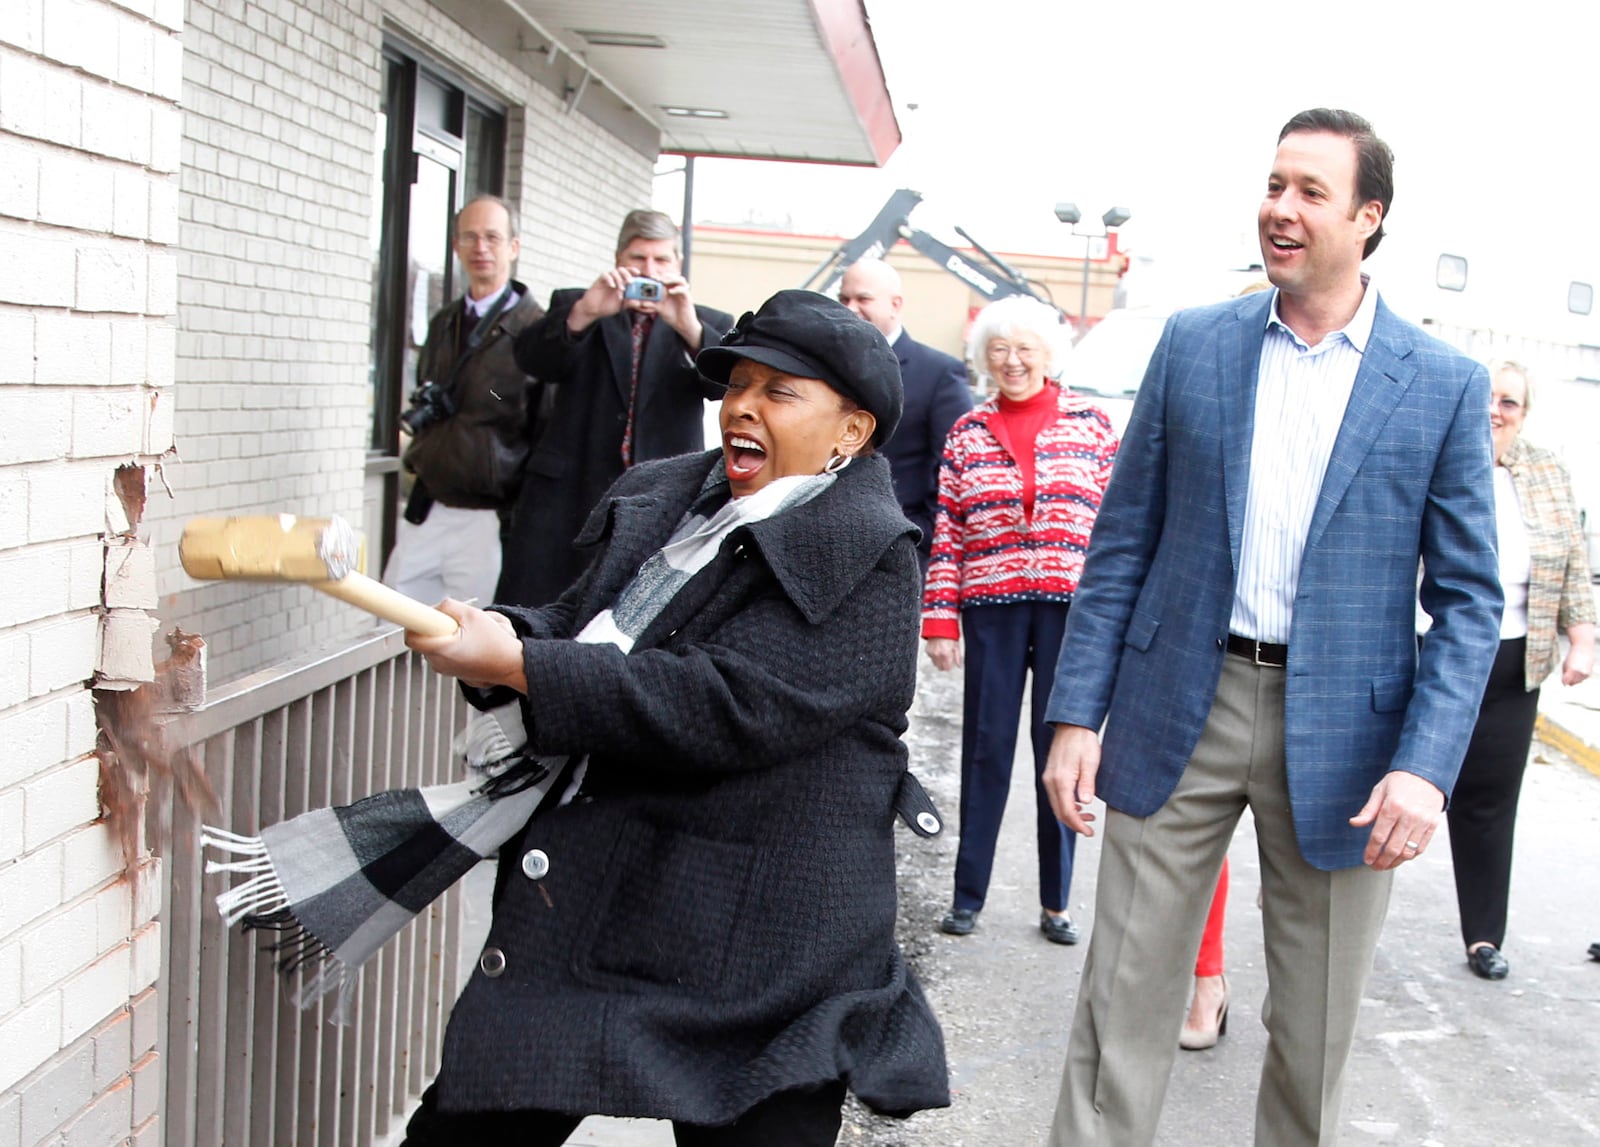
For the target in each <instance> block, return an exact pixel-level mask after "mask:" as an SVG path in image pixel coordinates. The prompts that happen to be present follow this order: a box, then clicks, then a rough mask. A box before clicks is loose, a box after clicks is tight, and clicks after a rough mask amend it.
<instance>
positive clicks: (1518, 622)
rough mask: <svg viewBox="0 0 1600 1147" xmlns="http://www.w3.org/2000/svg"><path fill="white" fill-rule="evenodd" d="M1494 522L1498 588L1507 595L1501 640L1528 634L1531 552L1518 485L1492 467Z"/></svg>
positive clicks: (1501, 468) (1500, 468) (1504, 471)
mask: <svg viewBox="0 0 1600 1147" xmlns="http://www.w3.org/2000/svg"><path fill="white" fill-rule="evenodd" d="M1494 520H1495V521H1494V524H1495V532H1496V534H1497V535H1498V537H1499V549H1500V589H1501V592H1503V593H1504V594H1505V596H1506V607H1505V612H1504V613H1502V614H1501V615H1500V640H1501V641H1505V640H1507V639H1508V638H1513V637H1526V636H1528V579H1529V578H1531V577H1532V576H1533V554H1532V553H1531V551H1530V550H1529V549H1528V528H1527V526H1525V525H1524V524H1523V522H1522V507H1521V506H1520V505H1518V503H1517V488H1516V486H1515V485H1514V484H1513V483H1512V481H1511V471H1510V470H1507V469H1506V468H1505V467H1504V466H1496V467H1495V468H1494Z"/></svg>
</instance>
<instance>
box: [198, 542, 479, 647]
mask: <svg viewBox="0 0 1600 1147" xmlns="http://www.w3.org/2000/svg"><path fill="white" fill-rule="evenodd" d="M361 557H362V550H361V540H360V535H358V534H357V533H356V532H355V531H354V530H353V529H351V528H350V526H349V524H348V523H347V522H345V521H344V519H342V518H338V517H333V518H296V517H295V516H293V515H292V514H277V515H262V516H259V517H248V518H246V517H240V518H197V519H195V520H194V521H192V522H190V523H189V524H188V525H186V526H185V527H184V528H183V539H182V540H181V541H180V542H179V543H178V560H179V561H181V562H182V563H183V568H184V571H185V572H186V573H187V574H188V575H189V576H190V577H193V578H200V579H203V580H210V581H216V580H226V581H282V582H303V583H305V584H306V585H309V586H311V587H312V588H314V589H319V590H321V591H322V592H323V593H326V594H330V595H331V596H333V597H336V598H338V599H340V600H341V601H347V602H349V603H350V604H351V605H354V606H359V607H360V608H361V609H364V610H366V611H367V612H368V613H373V614H376V615H377V616H379V617H381V618H383V619H384V620H385V621H392V622H394V623H395V624H396V625H403V626H405V628H406V629H408V630H410V631H411V632H412V633H420V634H423V635H424V636H427V637H449V636H450V635H451V634H452V633H454V632H455V631H456V623H455V619H454V618H452V617H451V616H450V615H449V614H446V613H440V612H439V611H438V610H437V609H434V608H433V607H432V606H429V605H423V604H422V603H421V602H419V601H414V600H413V599H411V598H409V597H407V596H406V595H405V594H403V593H400V592H399V591H397V590H393V589H390V588H389V587H388V586H386V585H384V584H383V583H382V582H376V581H373V580H372V579H371V578H369V577H367V576H366V575H365V574H362V573H359V572H357V570H358V567H359V566H360V565H361Z"/></svg>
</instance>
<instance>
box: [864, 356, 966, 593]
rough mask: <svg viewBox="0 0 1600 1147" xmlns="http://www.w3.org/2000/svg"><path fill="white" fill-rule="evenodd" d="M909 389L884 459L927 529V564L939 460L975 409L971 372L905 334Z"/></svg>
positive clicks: (920, 546)
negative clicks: (961, 420) (947, 441)
mask: <svg viewBox="0 0 1600 1147" xmlns="http://www.w3.org/2000/svg"><path fill="white" fill-rule="evenodd" d="M894 356H895V358H897V359H899V360H900V381H901V382H902V383H903V384H904V386H905V391H906V405H905V411H904V413H903V414H901V416H900V424H899V425H898V426H896V427H895V428H894V433H893V434H892V435H890V437H889V441H887V442H885V443H884V444H883V456H884V457H885V458H887V459H888V460H889V466H890V469H891V470H892V471H893V473H894V492H895V496H896V497H897V498H899V499H900V509H901V511H902V512H903V513H904V514H905V516H906V517H907V518H910V519H911V524H912V525H914V526H916V527H917V529H919V530H921V531H922V540H921V541H919V542H918V543H917V552H918V553H920V554H921V555H922V560H923V561H924V562H926V561H927V560H928V555H929V553H930V552H931V551H932V549H933V519H934V514H935V512H936V511H937V510H938V508H939V462H940V460H941V459H943V458H944V440H945V436H946V435H947V434H949V433H950V428H951V427H952V426H954V425H955V423H956V419H958V418H960V417H961V416H962V415H963V414H965V413H966V412H967V411H969V410H971V409H972V391H971V389H969V388H968V386H967V368H966V366H965V365H964V364H963V363H962V362H961V360H960V359H958V358H954V357H952V356H951V355H947V354H945V353H944V351H942V350H935V349H934V348H933V347H931V346H928V345H926V344H925V343H919V342H918V341H917V340H916V339H914V338H912V337H911V336H910V335H909V334H907V333H906V332H905V331H904V330H902V331H901V332H900V337H899V338H897V339H895V340H894Z"/></svg>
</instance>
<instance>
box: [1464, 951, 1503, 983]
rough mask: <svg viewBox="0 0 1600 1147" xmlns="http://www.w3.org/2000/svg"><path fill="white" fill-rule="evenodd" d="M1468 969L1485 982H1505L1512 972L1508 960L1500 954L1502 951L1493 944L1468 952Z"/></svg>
mask: <svg viewBox="0 0 1600 1147" xmlns="http://www.w3.org/2000/svg"><path fill="white" fill-rule="evenodd" d="M1467 967H1469V968H1471V969H1472V971H1473V973H1474V974H1475V975H1479V976H1482V977H1483V978H1484V979H1485V980H1503V979H1505V978H1506V976H1507V975H1508V974H1509V973H1510V971H1511V965H1510V964H1508V963H1506V958H1505V957H1504V956H1502V955H1501V954H1500V949H1499V948H1496V947H1495V946H1494V945H1493V944H1485V945H1484V946H1483V947H1481V948H1476V949H1474V950H1473V951H1471V952H1468V953H1467Z"/></svg>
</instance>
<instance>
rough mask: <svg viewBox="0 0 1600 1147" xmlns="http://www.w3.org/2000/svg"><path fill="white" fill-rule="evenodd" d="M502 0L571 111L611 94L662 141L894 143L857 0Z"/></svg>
mask: <svg viewBox="0 0 1600 1147" xmlns="http://www.w3.org/2000/svg"><path fill="white" fill-rule="evenodd" d="M498 2H499V3H500V4H502V5H504V8H505V9H506V10H507V12H508V14H511V15H513V16H514V17H515V18H516V20H517V22H518V23H519V24H520V25H521V27H520V28H519V29H518V33H517V37H518V40H519V43H518V45H517V47H518V49H519V51H520V53H521V54H522V56H523V58H524V60H525V61H527V62H526V66H527V67H528V68H529V70H530V72H537V71H540V70H545V71H555V72H556V73H557V74H559V75H560V76H561V77H562V84H563V87H562V89H561V90H562V93H563V95H564V97H565V98H566V99H567V100H568V101H569V104H570V105H572V106H576V107H585V108H586V107H587V105H586V104H585V103H584V101H585V100H586V99H588V98H591V96H592V95H593V94H594V93H593V89H594V87H595V86H596V85H598V86H599V87H600V88H602V89H604V90H607V91H609V92H610V93H612V95H613V96H614V97H616V98H617V99H619V100H620V101H621V102H622V103H624V104H625V105H627V107H628V108H629V109H631V111H632V112H633V113H635V114H637V115H638V116H639V117H640V118H641V120H643V121H644V123H643V124H641V125H640V126H641V127H643V126H645V125H646V124H648V125H650V126H651V127H653V128H654V130H655V132H656V133H658V134H659V148H660V150H661V151H666V152H682V153H686V154H692V155H710V156H737V157H745V158H759V159H788V160H808V161H812V162H818V163H847V164H868V165H877V164H882V163H883V162H884V161H885V160H887V159H888V158H889V156H890V154H892V153H893V151H894V149H895V148H896V147H897V146H899V144H900V128H899V125H898V124H897V123H896V121H895V116H894V109H893V106H892V105H891V103H890V99H889V89H888V86H887V84H886V83H885V82H884V76H883V66H882V64H881V63H880V62H879V59H878V50H877V46H876V45H875V44H874V43H873V39H872V30H871V28H870V26H869V25H868V22H867V14H866V10H865V8H864V7H863V4H862V0H654V2H651V3H644V2H642V0H498ZM434 3H435V4H436V5H437V6H438V7H440V8H442V9H445V10H447V11H452V14H456V13H460V12H461V10H462V9H463V8H469V7H470V8H477V12H476V13H474V15H477V16H479V17H480V19H481V16H482V11H483V9H482V7H481V5H482V0H476V2H474V0H434ZM463 14H464V13H463ZM466 22H469V23H476V22H478V21H476V20H471V19H470V18H469V19H468V20H467V21H466ZM491 42H492V41H491ZM552 45H553V47H552ZM530 58H531V59H530Z"/></svg>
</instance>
